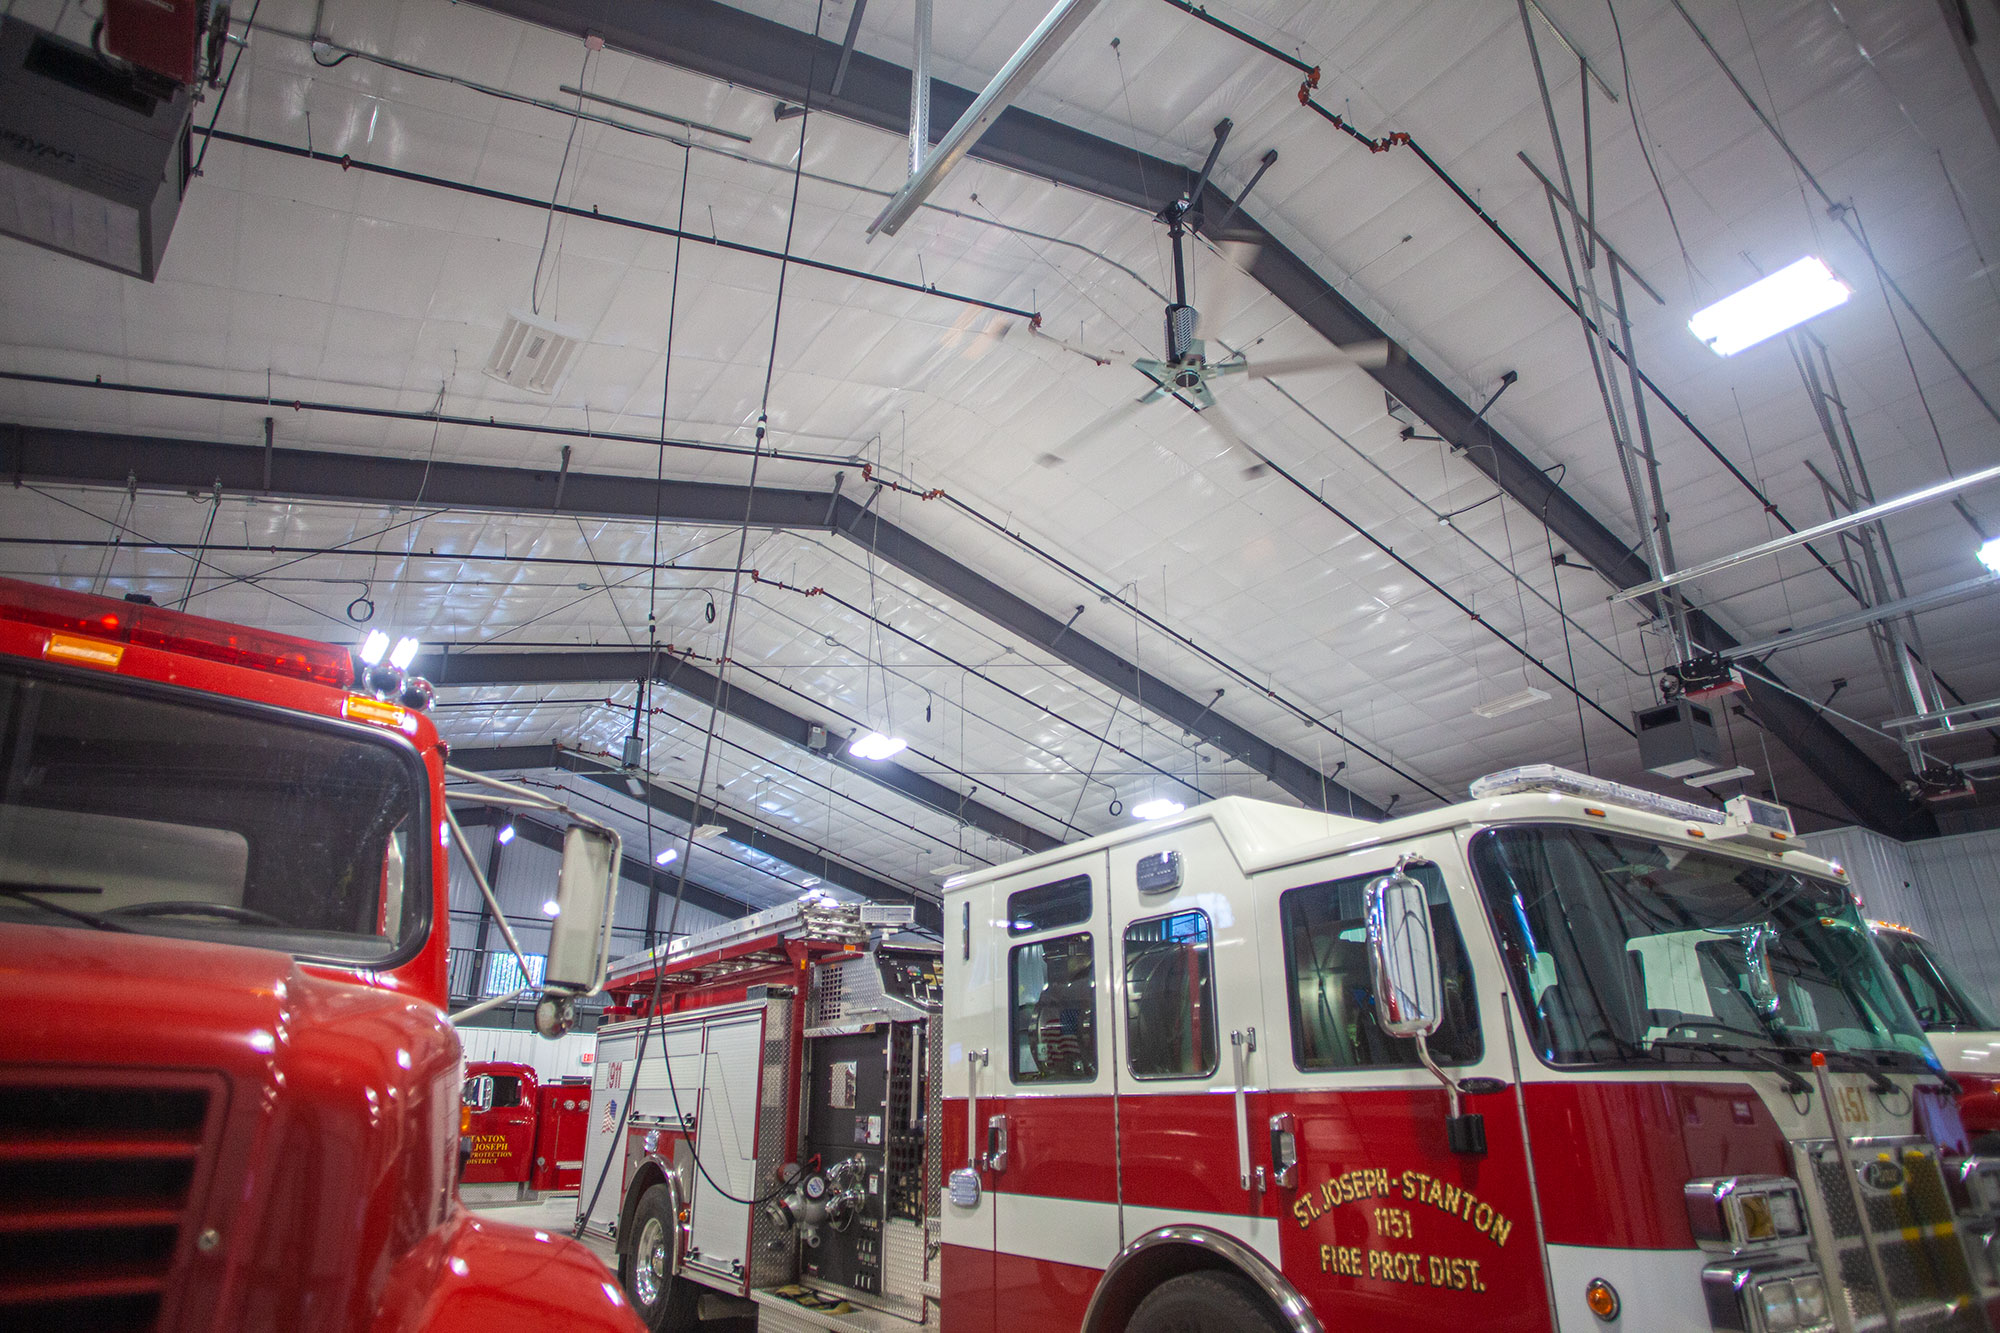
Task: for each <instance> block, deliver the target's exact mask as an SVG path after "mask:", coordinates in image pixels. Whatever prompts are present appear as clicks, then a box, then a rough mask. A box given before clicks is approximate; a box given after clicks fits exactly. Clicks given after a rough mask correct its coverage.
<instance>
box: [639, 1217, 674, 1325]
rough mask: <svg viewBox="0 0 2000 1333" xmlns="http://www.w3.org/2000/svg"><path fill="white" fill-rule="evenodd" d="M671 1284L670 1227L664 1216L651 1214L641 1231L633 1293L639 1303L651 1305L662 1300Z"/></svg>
mask: <svg viewBox="0 0 2000 1333" xmlns="http://www.w3.org/2000/svg"><path fill="white" fill-rule="evenodd" d="M666 1285H667V1229H666V1228H665V1227H663V1226H661V1225H660V1219H659V1218H657V1217H649V1218H647V1219H646V1225H645V1226H643V1227H641V1228H640V1230H639V1250H638V1253H637V1254H636V1255H634V1256H633V1261H632V1294H633V1295H634V1296H636V1297H638V1299H639V1304H641V1305H644V1306H647V1307H651V1306H653V1305H655V1304H657V1303H658V1302H659V1299H660V1293H661V1292H662V1291H664V1290H665V1289H666Z"/></svg>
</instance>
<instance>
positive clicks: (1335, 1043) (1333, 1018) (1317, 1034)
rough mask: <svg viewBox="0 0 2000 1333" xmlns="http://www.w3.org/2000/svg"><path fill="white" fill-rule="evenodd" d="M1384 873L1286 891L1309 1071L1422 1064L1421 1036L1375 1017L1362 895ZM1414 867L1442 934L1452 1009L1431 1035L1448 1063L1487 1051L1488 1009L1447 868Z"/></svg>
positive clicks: (1297, 1032) (1299, 1039)
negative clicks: (1482, 1028) (1478, 995)
mask: <svg viewBox="0 0 2000 1333" xmlns="http://www.w3.org/2000/svg"><path fill="white" fill-rule="evenodd" d="M1384 873H1385V872H1384V871H1383V870H1373V871H1370V872H1369V873H1367V874H1365V875H1352V876H1349V877H1348V878H1346V879H1339V880H1334V881H1333V882H1331V883H1328V884H1311V885H1307V886H1306V887H1305V888H1300V889H1293V890H1291V891H1290V892H1288V893H1286V894H1285V895H1284V897H1282V898H1281V899H1279V918H1280V920H1281V922H1282V925H1283V928H1284V939H1285V979H1286V982H1287V985H1286V988H1285V994H1286V998H1287V999H1288V1000H1289V1001H1290V1007H1291V1017H1292V1060H1293V1062H1294V1063H1296V1064H1297V1065H1298V1067H1299V1068H1300V1069H1302V1070H1306V1071H1309V1072H1310V1071H1323V1070H1332V1069H1356V1068H1361V1067H1377V1066H1396V1065H1414V1064H1416V1063H1417V1043H1416V1041H1415V1040H1414V1039H1412V1038H1408V1037H1391V1036H1390V1035H1389V1034H1388V1033H1386V1032H1384V1031H1382V1028H1381V1025H1380V1024H1379V1023H1378V1022H1377V1020H1376V1012H1375V986H1374V981H1373V979H1372V978H1371V976H1370V974H1369V968H1368V928H1367V922H1366V920H1365V918H1364V915H1363V910H1362V901H1363V897H1364V890H1366V888H1367V887H1368V884H1369V883H1370V881H1372V880H1375V879H1377V878H1379V877H1380V876H1381V875H1382V874H1384ZM1405 873H1406V874H1408V875H1410V876H1411V877H1412V878H1414V879H1416V880H1417V881H1418V882H1419V883H1421V884H1422V885H1423V886H1424V889H1425V890H1426V896H1427V897H1428V899H1429V902H1430V909H1431V930H1432V933H1433V934H1434V935H1435V936H1436V937H1437V959H1438V980H1439V983H1440V984H1441V986H1442V987H1443V998H1444V1014H1443V1022H1442V1023H1440V1025H1439V1027H1438V1030H1437V1031H1436V1032H1434V1033H1432V1034H1431V1036H1430V1051H1431V1058H1432V1059H1434V1060H1436V1061H1437V1062H1438V1063H1439V1064H1446V1065H1461V1064H1471V1063H1472V1062H1473V1061H1475V1060H1477V1059H1478V1058H1479V1052H1480V1041H1479V1012H1478V1006H1477V1004H1476V1002H1475V1001H1474V999H1473V994H1472V967H1471V964H1470V962H1469V961H1468V960H1467V958H1466V955H1465V941H1464V940H1463V939H1462V938H1460V936H1459V933H1458V923H1457V921H1456V920H1455V919H1454V918H1453V916H1452V912H1451V905H1450V902H1449V901H1448V900H1447V898H1446V897H1445V890H1444V876H1443V875H1442V874H1440V873H1439V871H1438V868H1437V867H1436V866H1434V865H1428V864H1417V865H1412V866H1409V867H1408V868H1407V869H1406V870H1405Z"/></svg>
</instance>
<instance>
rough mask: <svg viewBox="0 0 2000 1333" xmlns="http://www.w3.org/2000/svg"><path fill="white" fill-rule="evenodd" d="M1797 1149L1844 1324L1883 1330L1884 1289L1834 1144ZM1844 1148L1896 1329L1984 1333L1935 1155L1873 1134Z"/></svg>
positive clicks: (1923, 1146) (1915, 1143) (1913, 1142)
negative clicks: (1850, 1161)
mask: <svg viewBox="0 0 2000 1333" xmlns="http://www.w3.org/2000/svg"><path fill="white" fill-rule="evenodd" d="M1795 1146H1796V1149H1797V1151H1798V1153H1799V1154H1800V1156H1801V1158H1802V1159H1803V1160H1802V1162H1801V1167H1802V1169H1801V1170H1800V1172H1799V1178H1800V1179H1801V1180H1802V1181H1806V1182H1809V1184H1808V1189H1809V1191H1810V1193H1811V1194H1812V1196H1813V1199H1812V1207H1813V1209H1814V1211H1815V1212H1816V1213H1818V1215H1819V1216H1818V1218H1817V1221H1818V1223H1819V1226H1818V1231H1819V1235H1820V1238H1821V1240H1820V1248H1821V1255H1820V1261H1821V1263H1822V1264H1823V1265H1825V1268H1826V1271H1827V1273H1828V1274H1829V1275H1830V1276H1832V1277H1833V1279H1834V1281H1833V1284H1832V1285H1833V1286H1834V1287H1835V1289H1836V1290H1837V1292H1838V1293H1839V1296H1840V1298H1841V1299H1842V1300H1844V1301H1845V1303H1846V1306H1847V1311H1848V1315H1849V1321H1848V1326H1849V1327H1851V1328H1853V1329H1854V1330H1856V1333H1870V1331H1871V1330H1875V1329H1882V1328H1886V1327H1887V1326H1888V1319H1887V1318H1886V1317H1885V1312H1884V1309H1883V1293H1882V1291H1881V1283H1880V1282H1878V1281H1877V1279H1876V1277H1875V1270H1874V1266H1873V1265H1872V1264H1871V1263H1870V1262H1869V1258H1868V1249H1867V1246H1866V1243H1865V1242H1864V1240H1863V1237H1862V1231H1861V1217H1860V1215H1859V1213H1858V1212H1857V1210H1856V1208H1855V1199H1854V1196H1855V1191H1854V1190H1853V1189H1852V1188H1850V1186H1849V1185H1848V1182H1847V1179H1846V1176H1845V1173H1844V1172H1843V1170H1842V1168H1841V1163H1840V1153H1839V1150H1838V1149H1837V1148H1836V1146H1835V1145H1834V1142H1833V1140H1831V1139H1819V1140H1814V1141H1811V1142H1806V1143H1800V1144H1797V1145H1795ZM1849 1152H1850V1155H1851V1156H1852V1158H1853V1163H1854V1169H1855V1171H1856V1174H1857V1175H1858V1176H1860V1177H1861V1179H1862V1180H1863V1181H1864V1182H1869V1183H1863V1184H1862V1186H1861V1191H1860V1192H1861V1195H1862V1198H1863V1199H1864V1200H1865V1202H1866V1205H1867V1225H1868V1232H1869V1234H1870V1235H1871V1236H1872V1237H1873V1239H1874V1242H1875V1248H1876V1250H1877V1252H1878V1253H1880V1255H1881V1257H1882V1269H1883V1272H1884V1273H1885V1274H1886V1275H1887V1277H1888V1279H1889V1282H1888V1285H1889V1292H1888V1296H1889V1299H1890V1300H1891V1301H1893V1302H1894V1310H1895V1315H1896V1327H1897V1329H1898V1330H1899V1331H1900V1333H1931V1331H1932V1330H1949V1331H1950V1333H1987V1324H1986V1318H1985V1315H1984V1313H1983V1312H1982V1310H1981V1306H1980V1297H1979V1294H1978V1286H1977V1283H1976V1282H1975V1281H1974V1279H1973V1276H1972V1273H1971V1271H1970V1269H1969V1268H1968V1267H1967V1265H1966V1256H1965V1250H1964V1247H1963V1243H1962V1242H1961V1240H1960V1239H1959V1235H1958V1228H1957V1218H1956V1216H1955V1214H1954V1213H1953V1210H1952V1205H1951V1198H1950V1195H1949V1194H1947V1193H1946V1191H1945V1183H1944V1173H1943V1171H1942V1169H1941V1168H1940V1166H1939V1164H1938V1156H1937V1149H1936V1148H1935V1147H1934V1146H1933V1145H1931V1144H1929V1143H1927V1142H1925V1141H1923V1140H1921V1139H1904V1138H1896V1139H1890V1138H1880V1139H1857V1140H1854V1141H1853V1144H1852V1147H1851V1148H1850V1149H1849ZM1888 1167H1894V1168H1898V1169H1899V1170H1890V1169H1887V1168H1888ZM1892 1181H1894V1182H1897V1183H1894V1184H1890V1183H1889V1182H1892Z"/></svg>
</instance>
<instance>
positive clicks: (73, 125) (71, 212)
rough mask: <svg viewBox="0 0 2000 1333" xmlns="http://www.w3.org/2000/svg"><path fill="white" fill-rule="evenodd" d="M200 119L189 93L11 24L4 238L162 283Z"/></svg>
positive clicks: (1, 57) (3, 52)
mask: <svg viewBox="0 0 2000 1333" xmlns="http://www.w3.org/2000/svg"><path fill="white" fill-rule="evenodd" d="M193 109H194V103H193V100H192V95H191V93H190V90H189V89H188V88H186V87H184V86H176V85H172V84H170V83H168V82H167V81H165V80H161V79H157V78H154V77H153V76H151V75H148V74H144V73H141V72H137V71H130V70H127V69H124V68H121V67H119V66H115V65H113V64H111V63H110V62H108V61H106V60H104V59H102V58H101V57H99V56H98V55H97V53H96V52H94V51H92V50H90V49H89V48H88V47H84V46H79V45H77V44H76V43H75V42H70V41H65V40H64V39H62V38H60V37H57V36H55V35H54V34H52V33H47V32H44V31H42V30H41V29H39V28H34V27H30V26H29V25H28V24H26V23H22V22H20V21H19V20H17V19H12V18H9V19H0V233H5V234H6V235H9V236H16V237H19V238H20V239H21V240H24V241H28V242H30V243H32V244H35V245H39V246H42V247H44V248H46V249H50V250H55V251H58V252H60V253H62V254H66V255H74V256H76V257H77V258H78V259H87V260H89V261H90V262H91V263H93V264H102V265H103V266H104V267H106V268H110V269H116V270H117V271H118V272H120V273H129V274H131V275H132V276H133V277H135V278H144V279H145V280H146V281H148V282H151V281H152V280H153V279H154V278H155V277H157V276H158V275H159V271H160V260H161V259H162V257H163V256H165V254H166V252H167V237H168V236H169V235H171V234H172V232H173V229H174V218H175V217H176V216H177V215H178V214H179V213H180V207H181V197H182V195H183V193H184V192H185V191H186V189H187V182H188V172H189V156H188V127H189V122H190V121H191V119H192V117H193Z"/></svg>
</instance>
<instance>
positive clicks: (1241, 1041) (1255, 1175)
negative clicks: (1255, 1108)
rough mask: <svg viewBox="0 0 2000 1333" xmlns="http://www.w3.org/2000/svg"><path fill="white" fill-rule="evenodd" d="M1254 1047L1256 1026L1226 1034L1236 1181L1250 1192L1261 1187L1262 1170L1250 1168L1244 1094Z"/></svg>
mask: <svg viewBox="0 0 2000 1333" xmlns="http://www.w3.org/2000/svg"><path fill="white" fill-rule="evenodd" d="M1256 1049H1257V1029H1256V1028H1244V1029H1242V1030H1240V1031H1232V1032H1231V1033H1230V1034H1229V1059H1230V1063H1231V1065H1232V1066H1233V1069H1234V1072H1235V1075H1236V1091H1235V1102H1236V1181H1237V1183H1238V1184H1239V1185H1241V1186H1242V1187H1243V1188H1244V1189H1246V1190H1249V1191H1251V1192H1252V1193H1261V1192H1262V1190H1263V1184H1264V1181H1263V1174H1264V1173H1263V1170H1262V1168H1259V1169H1258V1170H1256V1171H1255V1172H1253V1171H1252V1170H1251V1169H1250V1103H1249V1099H1248V1098H1247V1097H1246V1096H1245V1095H1244V1087H1243V1084H1244V1081H1245V1080H1246V1079H1247V1078H1248V1077H1249V1075H1248V1069H1249V1064H1250V1053H1251V1052H1252V1051H1254V1050H1256Z"/></svg>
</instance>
